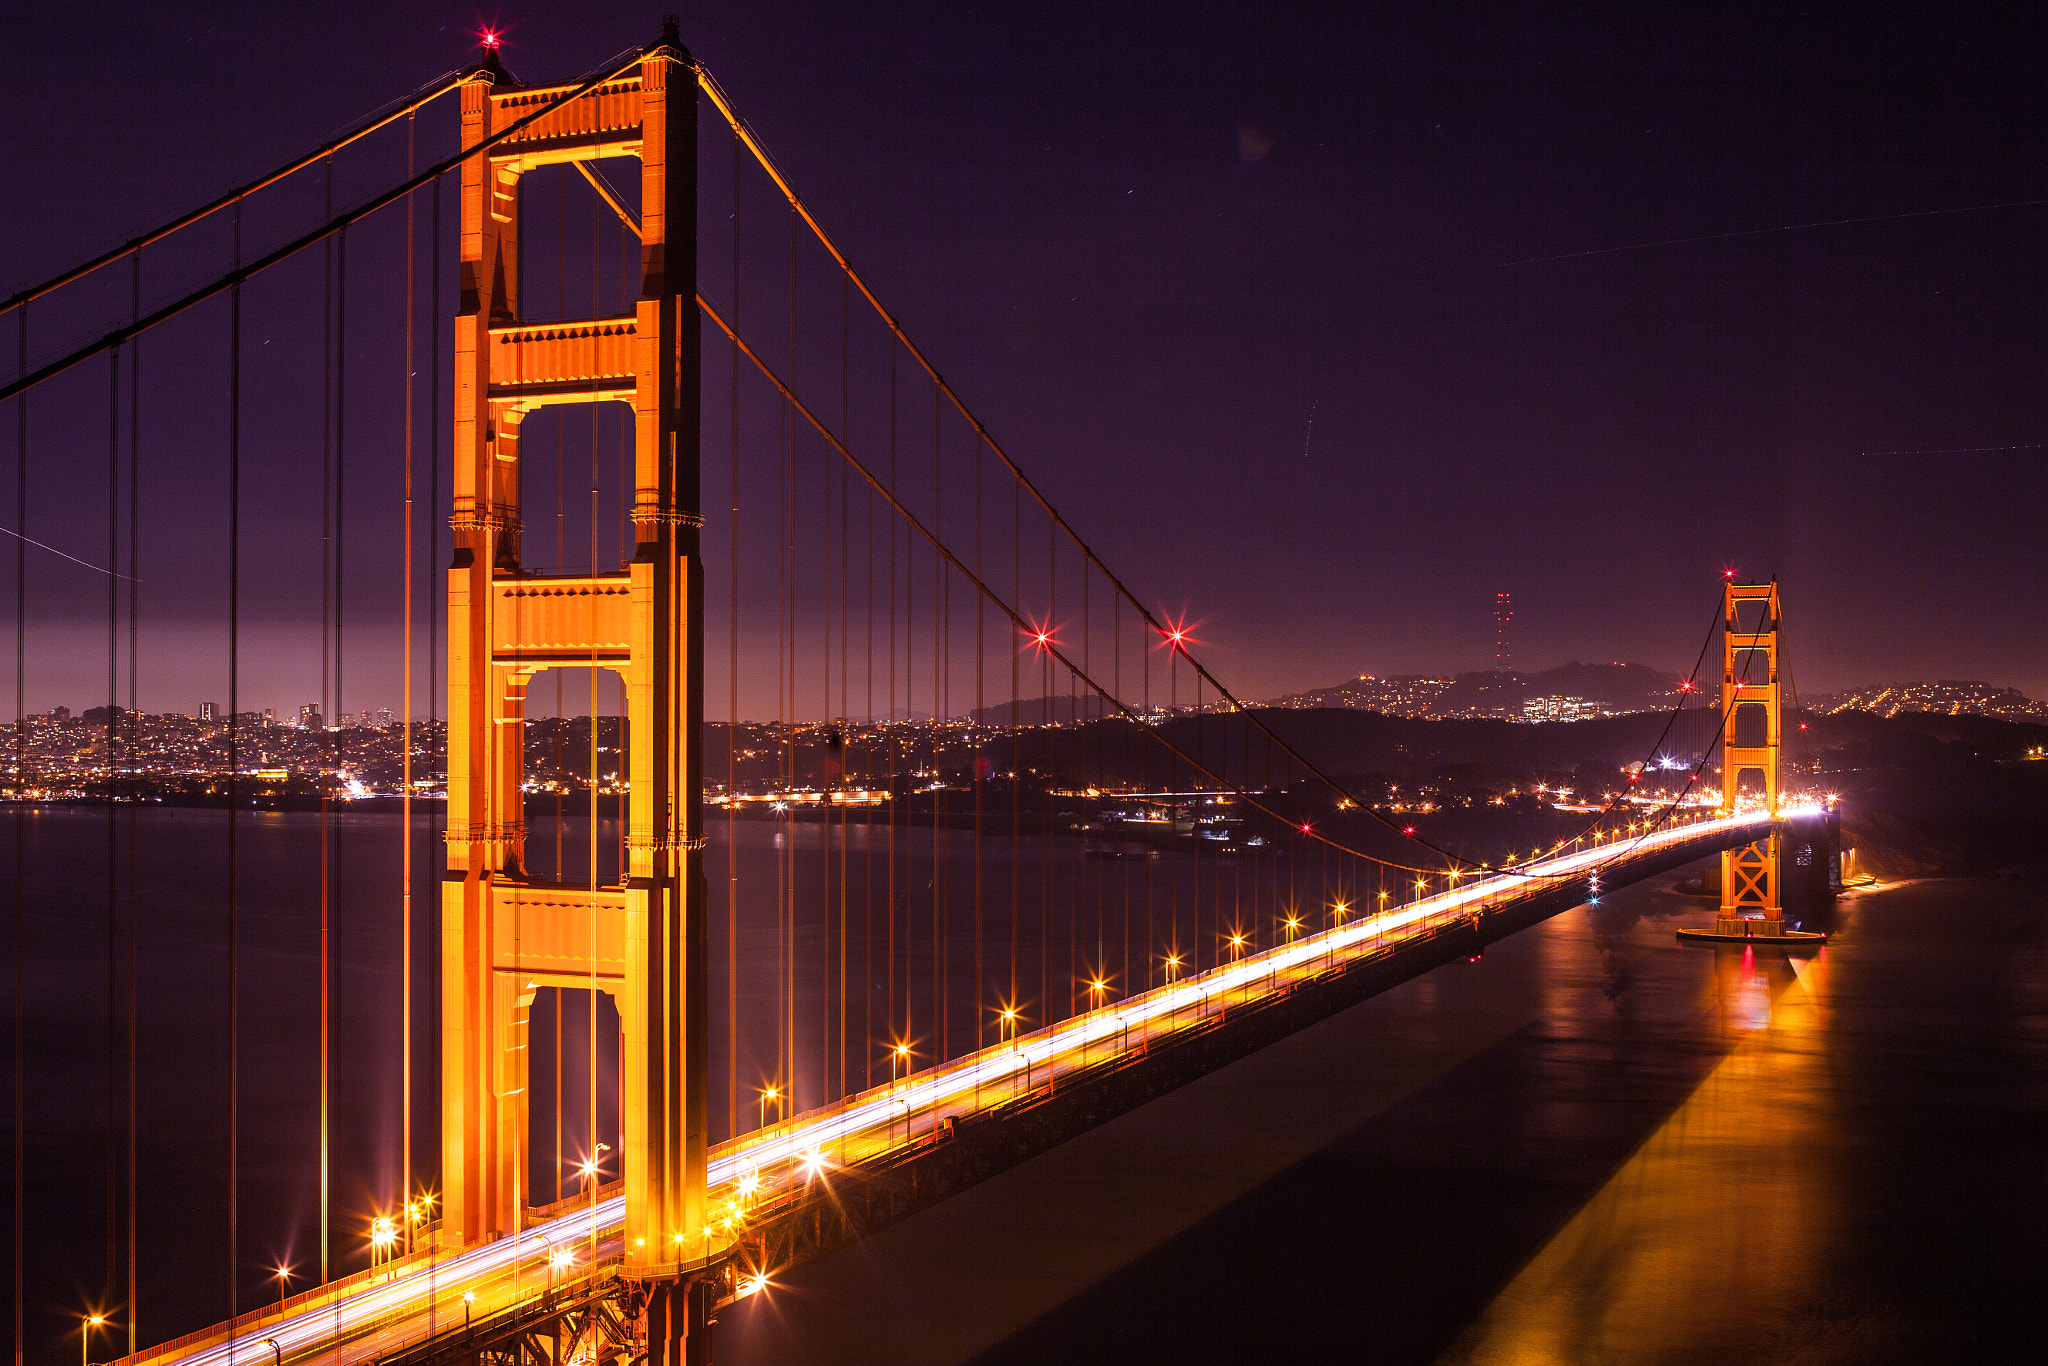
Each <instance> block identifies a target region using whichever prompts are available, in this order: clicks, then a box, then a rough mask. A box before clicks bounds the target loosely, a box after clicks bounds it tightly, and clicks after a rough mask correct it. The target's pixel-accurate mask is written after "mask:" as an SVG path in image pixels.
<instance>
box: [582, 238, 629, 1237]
mask: <svg viewBox="0 0 2048 1366" xmlns="http://www.w3.org/2000/svg"><path fill="white" fill-rule="evenodd" d="M603 231H604V205H603V203H602V202H601V201H600V202H594V203H592V204H591V206H590V316H591V317H593V318H596V317H599V316H601V315H602V313H603V309H602V307H601V306H600V301H599V297H598V296H599V293H600V291H601V290H602V287H603V286H602V277H601V276H600V274H599V268H600V266H601V264H602V263H601V261H600V260H599V250H598V249H599V245H600V242H601V239H602V235H603ZM593 368H594V367H593ZM597 385H598V381H597V378H596V376H595V375H593V376H592V377H591V385H590V387H591V394H590V577H592V578H593V579H594V578H596V577H597V573H598V568H597V543H598V536H599V527H600V524H601V522H602V509H601V507H600V505H599V501H598V493H599V483H600V481H599V477H598V445H599V442H598V436H599V430H598V422H599V414H600V412H601V409H600V407H599V405H598V402H597ZM597 675H598V663H597V654H596V652H595V651H592V652H591V656H590V669H589V676H590V851H589V859H590V919H589V923H590V941H589V951H590V963H589V967H590V979H589V985H588V987H587V988H586V1001H585V1014H584V1023H585V1026H586V1028H587V1030H588V1035H589V1038H588V1044H589V1046H588V1048H587V1050H586V1051H587V1053H588V1056H589V1068H590V1072H589V1083H590V1098H589V1099H590V1105H589V1109H590V1128H589V1129H588V1130H587V1131H586V1135H585V1138H584V1158H583V1160H584V1161H585V1162H588V1163H589V1164H590V1202H591V1204H593V1205H595V1204H596V1203H597V1188H598V1186H599V1185H600V1184H602V1182H603V1177H602V1176H600V1175H599V1173H598V1162H597V1158H598V1149H597V1141H598V1140H597V888H598V869H597V834H598V831H597V818H598V813H599V811H600V807H599V799H600V797H601V795H602V792H603V786H602V784H603V781H604V771H603V765H602V764H601V763H600V762H599V760H598V743H597ZM620 730H621V732H623V731H624V727H623V726H622V727H620ZM621 738H623V735H622V736H621ZM622 810H623V808H622ZM620 881H621V882H623V881H624V879H623V878H621V879H620ZM596 1252H597V1228H596V1226H595V1225H592V1226H591V1229H590V1245H589V1248H588V1249H587V1251H586V1256H587V1257H588V1258H589V1260H590V1261H592V1262H594V1261H595V1259H596Z"/></svg>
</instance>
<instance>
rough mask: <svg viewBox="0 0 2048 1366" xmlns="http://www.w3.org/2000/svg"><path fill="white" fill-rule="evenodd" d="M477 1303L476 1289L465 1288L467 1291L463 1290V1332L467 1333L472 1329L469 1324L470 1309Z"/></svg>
mask: <svg viewBox="0 0 2048 1366" xmlns="http://www.w3.org/2000/svg"><path fill="white" fill-rule="evenodd" d="M475 1304H476V1291H474V1290H465V1291H463V1292H462V1331H463V1332H465V1333H467V1332H469V1331H470V1326H469V1311H470V1309H471V1308H473V1307H474V1306H475Z"/></svg>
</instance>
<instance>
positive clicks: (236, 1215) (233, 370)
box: [228, 206, 242, 1319]
mask: <svg viewBox="0 0 2048 1366" xmlns="http://www.w3.org/2000/svg"><path fill="white" fill-rule="evenodd" d="M234 233H235V265H236V266H237V267H239V266H240V265H241V263H242V211H241V209H240V207H239V206H238V207H237V208H236V209H235V229H234ZM241 557H242V287H241V285H239V284H237V285H235V286H234V287H233V288H232V289H230V290H229V291H228V1317H229V1318H230V1319H232V1318H234V1316H235V1314H236V1312H237V1310H238V1308H239V1306H240V1303H241V1289H240V1270H241V1237H242V1226H241V1212H242V1206H241V1192H240V1190H239V1189H238V1187H239V1186H240V1184H241V1168H242V1148H241V1138H242V1135H241V1124H242V1085H241V1061H242V1054H241V1030H242V960H241V930H242V926H241V919H242V902H241V869H240V865H239V862H238V858H239V855H240V850H239V849H238V848H237V847H236V836H237V834H238V829H237V827H238V826H239V824H240V813H239V811H238V809H237V808H238V806H239V804H240V801H241V794H240V792H239V790H238V789H237V785H236V778H235V772H236V769H237V768H238V767H239V766H240V764H241V757H242V756H241V738H242V737H241V725H240V721H239V719H238V717H237V713H238V712H239V711H240V710H241V705H242V694H241V684H242V675H241V648H242V636H241V630H242V558H241Z"/></svg>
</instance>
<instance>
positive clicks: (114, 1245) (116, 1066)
mask: <svg viewBox="0 0 2048 1366" xmlns="http://www.w3.org/2000/svg"><path fill="white" fill-rule="evenodd" d="M120 593H121V348H120V347H118V346H117V347H115V348H113V349H112V350H110V351H108V352H107V801H106V817H107V869H106V884H107V886H106V890H107V1132H106V1149H107V1152H106V1158H107V1303H108V1304H110V1305H111V1304H116V1303H119V1302H120V1298H121V1297H119V1296H117V1294H116V1292H117V1291H118V1290H119V1289H120V1287H121V1276H120V1256H121V1252H120V1243H121V1220H120V1209H121V1195H120V1176H119V1172H120V1160H121V1147H120V1141H119V1139H118V1138H117V1137H116V1135H117V1134H118V1133H119V1132H120V1126H119V1124H118V1123H117V1122H116V1120H115V1115H116V1113H117V1110H116V1106H117V1105H118V1104H119V1102H118V1100H117V1096H118V1094H119V1091H120V1075H121V1073H120V1056H119V1055H120V1049H119V1046H118V1039H119V1036H120V1029H119V1023H118V1019H117V1016H118V1014H119V1011H120V997H121V990H120V958H121V953H120V941H121V923H120V922H121V883H120V876H119V873H118V871H117V870H118V869H119V867H120V825H119V823H118V818H119V807H118V805H117V802H118V799H119V793H118V791H117V789H116V784H115V779H114V775H115V774H116V773H118V772H119V771H120V758H119V745H120V738H121V723H120V721H119V720H117V719H116V718H117V717H118V715H119V713H120V705H119V704H120V695H119V688H120V666H119V664H118V660H119V658H120V648H119V640H120V633H121V596H120Z"/></svg>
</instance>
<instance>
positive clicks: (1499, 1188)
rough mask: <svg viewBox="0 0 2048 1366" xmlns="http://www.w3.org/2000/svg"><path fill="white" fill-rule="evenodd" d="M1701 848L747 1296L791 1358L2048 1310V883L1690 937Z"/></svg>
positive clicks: (1778, 1349) (1262, 1356)
mask: <svg viewBox="0 0 2048 1366" xmlns="http://www.w3.org/2000/svg"><path fill="white" fill-rule="evenodd" d="M1672 881H1673V879H1672V878H1671V877H1670V876H1666V877H1665V878H1661V879H1658V880H1657V881H1656V882H1655V883H1653V884H1649V885H1646V886H1643V887H1638V888H1634V889H1630V890H1627V891H1624V892H1621V893H1617V894H1613V895H1611V896H1609V897H1608V898H1607V899H1606V904H1605V905H1603V906H1601V907H1599V908H1590V907H1587V908H1581V909H1579V910H1576V911H1572V912H1570V913H1567V914H1565V915H1562V916H1559V917H1557V918H1556V919H1554V920H1552V921H1550V922H1548V923H1546V924H1544V925H1542V926H1539V927H1537V928H1535V929H1533V930H1529V931H1525V932H1524V933H1523V934H1521V935H1519V936H1517V937H1515V938H1514V939H1511V940H1508V941H1506V942H1504V943H1502V944H1500V945H1498V946H1496V947H1494V948H1492V949H1490V950H1489V951H1488V952H1487V954H1486V957H1485V959H1484V960H1483V961H1482V962H1480V963H1477V964H1471V965H1457V966H1453V967H1447V968H1444V969H1441V970H1439V971H1438V972H1436V973H1433V974H1431V975H1430V976H1428V977H1425V978H1423V979H1420V980H1418V981H1416V982H1413V983H1410V984H1409V985H1407V986H1405V987H1403V988H1400V989H1398V990H1396V991H1394V992H1391V993H1388V994H1386V995H1384V996H1382V997H1380V998H1378V999H1376V1000H1374V1001H1371V1002H1368V1003H1366V1004H1364V1005H1361V1006H1359V1007H1356V1008H1354V1009H1353V1010H1351V1011H1349V1012H1347V1013H1345V1014H1343V1015H1341V1016H1338V1017H1336V1018H1334V1019H1331V1020H1329V1021H1326V1022H1324V1023H1323V1024H1321V1025H1319V1026H1317V1027H1315V1028H1313V1029H1310V1030H1308V1031H1305V1032H1304V1033H1302V1034H1299V1035H1297V1036H1295V1037H1294V1038H1292V1039H1290V1040H1288V1041H1286V1042H1285V1043H1283V1044H1281V1045H1279V1046H1276V1047H1274V1048H1271V1049H1268V1050H1266V1051H1265V1052H1263V1053H1261V1054H1259V1055H1257V1056H1256V1057H1253V1058H1250V1059H1247V1060H1245V1061H1243V1062H1240V1063H1238V1064H1236V1065H1234V1066H1232V1067H1230V1068H1228V1069H1225V1070H1224V1071H1222V1072H1219V1073H1216V1074H1214V1075H1212V1076H1210V1077H1209V1078H1207V1079H1205V1080H1203V1081H1201V1082H1198V1083H1196V1084H1195V1085H1192V1086H1190V1087H1187V1088H1185V1089H1183V1090H1182V1091H1180V1092H1177V1093H1175V1094H1174V1095H1172V1096H1169V1097H1166V1098H1164V1099H1162V1100H1160V1101H1158V1102H1155V1103H1154V1104H1152V1105H1150V1106H1148V1107H1146V1108H1145V1109H1143V1110H1140V1111H1138V1112H1136V1113H1134V1114H1132V1115H1129V1116H1127V1117H1125V1118H1124V1119H1122V1120H1120V1121H1118V1122H1116V1123H1114V1124H1111V1125H1109V1126H1106V1127H1104V1128H1102V1129H1099V1130H1096V1131H1094V1132H1092V1133H1090V1134H1088V1135H1086V1136H1084V1137H1082V1138H1080V1139H1078V1140H1076V1141H1074V1142H1072V1143H1069V1144H1066V1145H1065V1146H1063V1147H1061V1148H1059V1149H1057V1150H1055V1151H1053V1152H1052V1153H1049V1154H1046V1155H1045V1156H1043V1157H1040V1158H1039V1159H1037V1160H1035V1161H1033V1162H1031V1163H1029V1164H1027V1165H1026V1166H1024V1167H1021V1168H1018V1169H1016V1170H1015V1171H1012V1172H1010V1173H1008V1174H1006V1175H1005V1176H1003V1177H1001V1178H999V1179H997V1180H995V1181H992V1182H990V1183H987V1184H986V1185H984V1186H982V1187H980V1188H978V1189H976V1190H974V1191H972V1192H969V1193H968V1194H967V1195H965V1196H963V1197H960V1198H958V1199H956V1200H953V1201H950V1202H948V1203H947V1204H945V1205H942V1206H940V1207H938V1208H936V1209H934V1210H931V1211H928V1212H927V1213H925V1214H923V1215H920V1216H918V1217H917V1218H915V1219H912V1220H910V1221H907V1222H905V1223H904V1224H902V1225H899V1226H898V1227H896V1228H895V1229H892V1230H890V1231H889V1232H888V1233H886V1234H885V1235H884V1236H882V1237H881V1238H879V1239H877V1240H874V1241H873V1242H872V1243H870V1244H869V1245H866V1246H864V1247H861V1248H859V1249H856V1250H853V1251H849V1252H846V1253H842V1254H840V1255H838V1256H836V1257H834V1258H831V1259H829V1260H827V1261H824V1262H821V1263H819V1264H817V1265H815V1266H813V1267H811V1268H808V1269H806V1270H803V1271H799V1272H797V1273H795V1274H793V1275H791V1276H789V1277H787V1278H786V1279H785V1280H784V1282H783V1284H781V1285H780V1286H778V1287H777V1288H776V1289H775V1290H774V1291H773V1292H772V1293H771V1294H769V1295H768V1296H766V1297H763V1298H761V1299H757V1300H754V1301H750V1302H748V1303H746V1304H743V1305H741V1306H739V1307H737V1308H735V1309H733V1310H728V1311H727V1313H726V1315H725V1320H724V1322H722V1323H721V1324H720V1325H719V1329H718V1331H719V1332H720V1333H721V1334H722V1340H721V1342H720V1349H721V1351H722V1356H721V1357H720V1359H721V1360H723V1361H725V1362H732V1363H741V1362H743V1363H757V1362H759V1363H766V1362H782V1363H794V1362H818V1363H823V1362H835V1363H848V1362H868V1361H873V1362H883V1361H887V1362H893V1363H899V1364H900V1363H925V1362H929V1363H950V1362H976V1363H981V1364H982V1366H1009V1364H1010V1363H1019V1364H1021V1363H1027V1362H1029V1363H1038V1362H1049V1361H1091V1362H1092V1361H1104V1362H1151V1361H1158V1362H1174V1363H1180V1364H1182V1366H1185V1363H1190V1362H1198V1363H1199V1362H1225V1361H1230V1362H1246V1361H1372V1362H1442V1363H1459V1364H1461V1366H1462V1364H1464V1363H1517V1364H1519V1363H1549V1362H1558V1363H1565V1362H1573V1363H1578V1362H1674V1363H1676V1362H1700V1363H1707V1362H1715V1363H1725V1362H1732V1361H1740V1362H1783V1363H1822V1362H1843V1363H1847V1362H1930V1361H1940V1362H1946V1361H1958V1362H1961V1361H1971V1362H1984V1361H2020V1360H2034V1359H2037V1357H2036V1353H2037V1352H2038V1350H2039V1349H2040V1346H2041V1344H2042V1343H2043V1342H2044V1341H2048V1296H2044V1293H2043V1291H2044V1288H2048V1233H2044V1221H2043V1215H2044V1213H2048V954H2044V947H2048V933H2044V924H2048V921H2044V917H2048V897H2044V895H2043V892H2042V890H2041V883H2040V882H2039V880H2038V879H2035V880H2025V881H2022V880H2008V881H1998V882H1963V881H1954V882H1925V883H1918V884H1912V885H1905V886H1899V887H1894V888H1891V889H1888V890H1884V891H1881V892H1877V893H1875V894H1870V895H1863V896H1857V897H1852V898H1848V899H1846V900H1844V902H1843V903H1842V904H1841V906H1840V908H1839V913H1838V929H1839V935H1838V937H1837V939H1836V940H1835V942H1834V944H1833V945H1831V946H1830V947H1829V948H1828V949H1827V951H1826V952H1825V954H1823V955H1820V956H1816V957H1813V958H1810V959H1787V958H1786V957H1784V956H1782V955H1776V954H1770V953H1763V954H1755V955H1745V954H1744V953H1743V952H1742V951H1740V950H1719V951H1717V950H1714V949H1711V948H1705V949H1701V948H1691V947H1683V946H1680V945H1679V944H1678V943H1677V942H1675V941H1674V939H1673V936H1672V929H1673V928H1674V927H1675V926H1676V925H1678V924H1681V923H1688V922H1697V921H1698V920H1699V919H1701V918H1703V916H1704V911H1703V909H1702V907H1701V905H1700V903H1698V902H1696V901H1692V900H1690V899H1687V898H1682V897H1679V896H1676V895H1674V894H1672V893H1671V891H1670V890H1669V885H1670V883H1671V882H1672Z"/></svg>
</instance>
